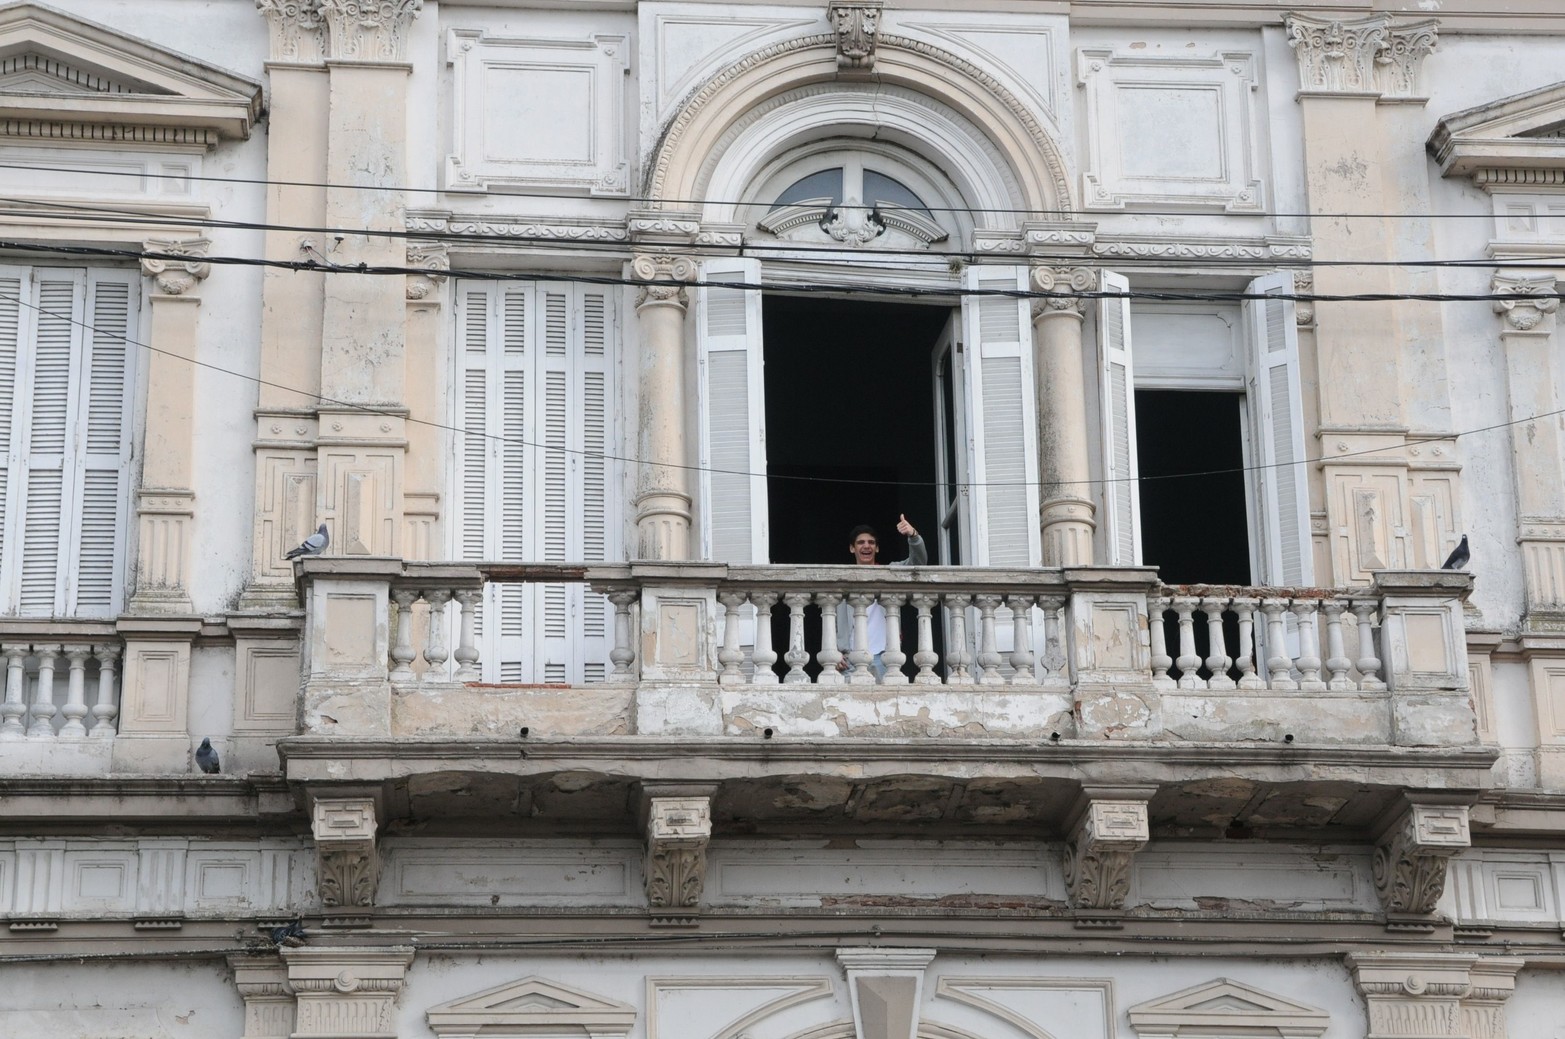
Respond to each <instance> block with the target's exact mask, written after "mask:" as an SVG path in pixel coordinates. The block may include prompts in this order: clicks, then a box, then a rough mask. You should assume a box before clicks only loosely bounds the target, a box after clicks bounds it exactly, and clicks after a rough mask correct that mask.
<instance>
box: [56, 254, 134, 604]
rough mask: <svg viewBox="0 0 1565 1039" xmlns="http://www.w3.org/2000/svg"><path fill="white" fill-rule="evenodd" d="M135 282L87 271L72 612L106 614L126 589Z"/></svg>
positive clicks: (79, 385) (70, 583) (126, 277)
mask: <svg viewBox="0 0 1565 1039" xmlns="http://www.w3.org/2000/svg"><path fill="white" fill-rule="evenodd" d="M136 290H137V286H136V285H135V284H134V283H133V282H132V281H131V275H129V274H128V273H125V272H119V271H114V272H106V271H93V272H90V273H89V275H88V278H87V313H88V315H89V318H88V320H89V323H90V324H91V326H92V327H91V328H90V329H89V330H88V331H87V334H86V335H85V336H84V337H83V338H84V346H85V348H86V355H85V356H84V357H83V358H82V361H81V365H80V369H79V372H78V374H77V378H76V388H77V391H78V410H79V412H80V413H81V416H82V425H81V427H80V428H79V429H78V430H77V431H76V446H77V453H76V459H75V463H76V464H75V466H74V468H75V474H74V480H75V486H74V488H73V489H74V491H75V505H76V508H75V515H76V522H75V523H74V524H73V527H74V528H75V530H76V532H77V541H76V544H75V546H74V552H73V553H72V558H74V559H75V561H76V563H75V566H73V567H71V568H69V571H68V577H67V582H68V587H70V591H71V592H72V595H71V601H70V603H69V611H70V613H71V615H72V616H112V615H113V614H114V613H116V612H117V611H118V609H119V603H120V600H121V597H122V595H123V594H124V576H125V567H124V564H123V561H122V560H123V556H124V542H125V532H124V528H125V524H124V522H123V517H125V516H127V515H128V514H129V511H130V493H129V492H130V486H129V484H130V438H129V437H128V436H127V435H126V434H127V431H128V430H129V429H130V427H131V413H130V395H129V394H128V393H127V392H126V387H127V385H129V376H130V371H131V364H132V361H133V358H134V354H133V353H132V348H131V346H130V343H129V339H130V338H131V337H132V336H133V335H134V334H135V330H136V316H137V315H136V310H137V307H136V303H137V299H138V293H137V291H136Z"/></svg>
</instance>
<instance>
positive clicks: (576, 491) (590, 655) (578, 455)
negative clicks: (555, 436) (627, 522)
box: [568, 285, 614, 682]
mask: <svg viewBox="0 0 1565 1039" xmlns="http://www.w3.org/2000/svg"><path fill="white" fill-rule="evenodd" d="M576 297H577V305H576V311H575V312H576V315H577V318H578V325H577V328H576V332H575V337H574V338H575V341H576V343H577V344H578V345H577V349H576V351H575V352H574V357H575V359H576V363H577V367H576V370H575V372H574V373H573V380H574V384H573V386H572V388H571V393H572V396H573V398H574V400H575V401H576V415H577V419H576V422H575V430H576V434H577V440H576V442H575V445H574V446H575V448H576V452H575V453H574V454H572V455H571V464H572V466H573V468H574V473H573V478H572V482H571V486H572V490H571V494H572V506H573V507H572V512H573V513H574V515H575V517H576V522H575V523H573V524H572V531H573V534H574V538H575V541H574V544H573V545H572V546H571V547H572V549H573V551H574V558H575V559H578V560H581V561H583V562H587V563H599V562H604V561H607V560H608V559H610V558H612V556H611V554H610V553H611V550H612V548H613V544H612V541H613V539H612V538H611V536H610V535H611V531H610V527H609V519H610V512H609V508H610V499H611V497H612V491H613V488H612V487H611V486H610V484H609V480H610V468H609V464H608V455H609V454H610V449H611V448H612V446H613V428H612V425H611V419H610V414H611V412H610V407H609V391H610V387H611V385H612V380H611V376H612V374H613V369H612V368H611V360H612V359H611V358H610V356H609V345H610V343H611V342H613V337H612V332H613V329H614V309H613V306H612V304H613V297H612V296H611V295H610V294H609V293H608V292H607V291H606V290H604V289H601V288H597V287H594V286H591V285H581V286H578V287H577V292H576ZM568 591H569V593H570V596H571V601H570V605H571V609H572V611H573V612H574V614H575V616H576V618H577V620H576V623H575V625H573V627H574V630H575V633H576V639H577V644H576V646H575V654H574V658H573V659H574V665H573V666H574V667H575V668H576V669H577V670H575V671H574V672H573V673H572V675H571V676H570V677H571V681H572V682H601V681H603V680H604V679H606V678H607V677H608V674H609V653H610V651H611V650H612V649H613V648H614V645H613V634H612V632H613V617H614V608H613V606H612V605H611V604H610V603H609V601H608V599H607V598H605V597H604V596H602V595H599V594H596V593H593V592H589V591H588V590H587V588H586V586H585V585H581V584H573V585H570V586H568Z"/></svg>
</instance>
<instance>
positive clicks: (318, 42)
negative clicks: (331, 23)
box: [255, 0, 326, 65]
mask: <svg viewBox="0 0 1565 1039" xmlns="http://www.w3.org/2000/svg"><path fill="white" fill-rule="evenodd" d="M255 6H256V10H258V11H260V12H261V13H262V14H263V15H265V16H266V24H267V27H268V28H269V29H270V30H271V34H272V60H273V61H276V62H288V63H297V64H301V65H316V64H319V63H320V62H321V60H322V59H323V58H325V56H326V22H325V20H324V19H323V18H322V17H321V4H320V0H255Z"/></svg>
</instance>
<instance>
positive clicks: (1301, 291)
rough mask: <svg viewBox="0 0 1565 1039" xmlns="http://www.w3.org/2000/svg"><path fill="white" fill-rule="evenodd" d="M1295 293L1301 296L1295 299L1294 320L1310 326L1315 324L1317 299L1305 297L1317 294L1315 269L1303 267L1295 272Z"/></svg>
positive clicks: (1302, 326)
mask: <svg viewBox="0 0 1565 1039" xmlns="http://www.w3.org/2000/svg"><path fill="white" fill-rule="evenodd" d="M1293 294H1294V295H1295V296H1297V297H1299V298H1297V299H1295V300H1294V301H1293V322H1294V324H1296V325H1298V326H1299V327H1300V328H1310V327H1311V326H1313V325H1314V324H1315V301H1314V300H1313V299H1306V298H1305V297H1307V296H1313V295H1314V294H1315V272H1314V271H1312V270H1309V269H1308V268H1303V267H1301V268H1299V269H1298V270H1295V271H1294V272H1293Z"/></svg>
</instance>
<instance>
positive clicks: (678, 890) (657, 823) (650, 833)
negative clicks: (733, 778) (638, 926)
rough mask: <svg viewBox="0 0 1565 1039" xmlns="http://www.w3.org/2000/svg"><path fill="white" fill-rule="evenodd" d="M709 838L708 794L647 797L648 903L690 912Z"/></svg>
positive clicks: (697, 898)
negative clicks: (702, 795)
mask: <svg viewBox="0 0 1565 1039" xmlns="http://www.w3.org/2000/svg"><path fill="white" fill-rule="evenodd" d="M711 838H712V799H711V798H710V797H651V798H649V799H648V801H647V861H646V875H647V905H648V906H650V907H651V908H652V909H653V910H654V911H663V912H669V911H672V912H673V913H677V914H678V915H681V916H691V915H694V914H695V913H696V912H698V911H699V909H700V905H701V889H702V888H703V887H704V886H705V884H706V846H707V843H708V842H709V841H710V840H711Z"/></svg>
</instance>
